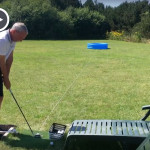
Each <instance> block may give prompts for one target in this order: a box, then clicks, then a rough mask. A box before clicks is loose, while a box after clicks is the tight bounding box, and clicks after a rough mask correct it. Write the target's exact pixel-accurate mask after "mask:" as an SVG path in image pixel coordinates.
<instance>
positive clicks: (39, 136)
mask: <svg viewBox="0 0 150 150" xmlns="http://www.w3.org/2000/svg"><path fill="white" fill-rule="evenodd" d="M9 92H10V93H11V95H12V97H13V99H14V101H15V102H16V104H17V106H18V108H19V110H20V112H21V113H22V115H23V117H24V119H25V121H26V123H27V125H28V127H29V129H30V131H31V133H32V135H33V137H35V138H41V135H40V134H39V133H36V134H34V133H33V131H32V129H31V127H30V125H29V123H28V121H27V119H26V117H25V115H24V113H23V111H22V110H21V108H20V106H19V104H18V102H17V100H16V98H15V96H14V94H13V92H12V90H11V89H9Z"/></svg>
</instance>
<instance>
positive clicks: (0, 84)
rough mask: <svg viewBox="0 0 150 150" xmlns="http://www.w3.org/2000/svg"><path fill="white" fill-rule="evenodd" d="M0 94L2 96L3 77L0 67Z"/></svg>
mask: <svg viewBox="0 0 150 150" xmlns="http://www.w3.org/2000/svg"><path fill="white" fill-rule="evenodd" d="M0 96H3V77H2V72H1V69H0Z"/></svg>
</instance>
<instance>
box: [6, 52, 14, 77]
mask: <svg viewBox="0 0 150 150" xmlns="http://www.w3.org/2000/svg"><path fill="white" fill-rule="evenodd" d="M12 63H13V51H12V52H11V54H10V55H9V57H8V59H7V61H6V69H7V75H8V77H9V73H10V68H11V65H12Z"/></svg>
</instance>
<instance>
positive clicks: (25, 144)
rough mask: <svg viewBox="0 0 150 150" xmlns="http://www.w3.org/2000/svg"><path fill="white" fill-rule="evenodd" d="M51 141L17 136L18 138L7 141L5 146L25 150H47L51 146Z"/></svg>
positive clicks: (21, 135) (14, 137)
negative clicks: (23, 149)
mask: <svg viewBox="0 0 150 150" xmlns="http://www.w3.org/2000/svg"><path fill="white" fill-rule="evenodd" d="M49 142H50V140H49V139H43V138H41V139H40V138H34V137H33V136H30V135H25V134H17V135H16V136H10V137H9V138H7V139H6V140H5V144H6V145H9V146H10V147H13V148H15V147H17V148H18V147H20V148H25V149H36V150H45V149H47V148H48V146H49Z"/></svg>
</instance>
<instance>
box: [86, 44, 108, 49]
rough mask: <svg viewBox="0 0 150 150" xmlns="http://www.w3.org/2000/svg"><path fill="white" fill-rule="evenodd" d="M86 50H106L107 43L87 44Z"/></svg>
mask: <svg viewBox="0 0 150 150" xmlns="http://www.w3.org/2000/svg"><path fill="white" fill-rule="evenodd" d="M87 48H88V49H108V44H107V43H88V45H87Z"/></svg>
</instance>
